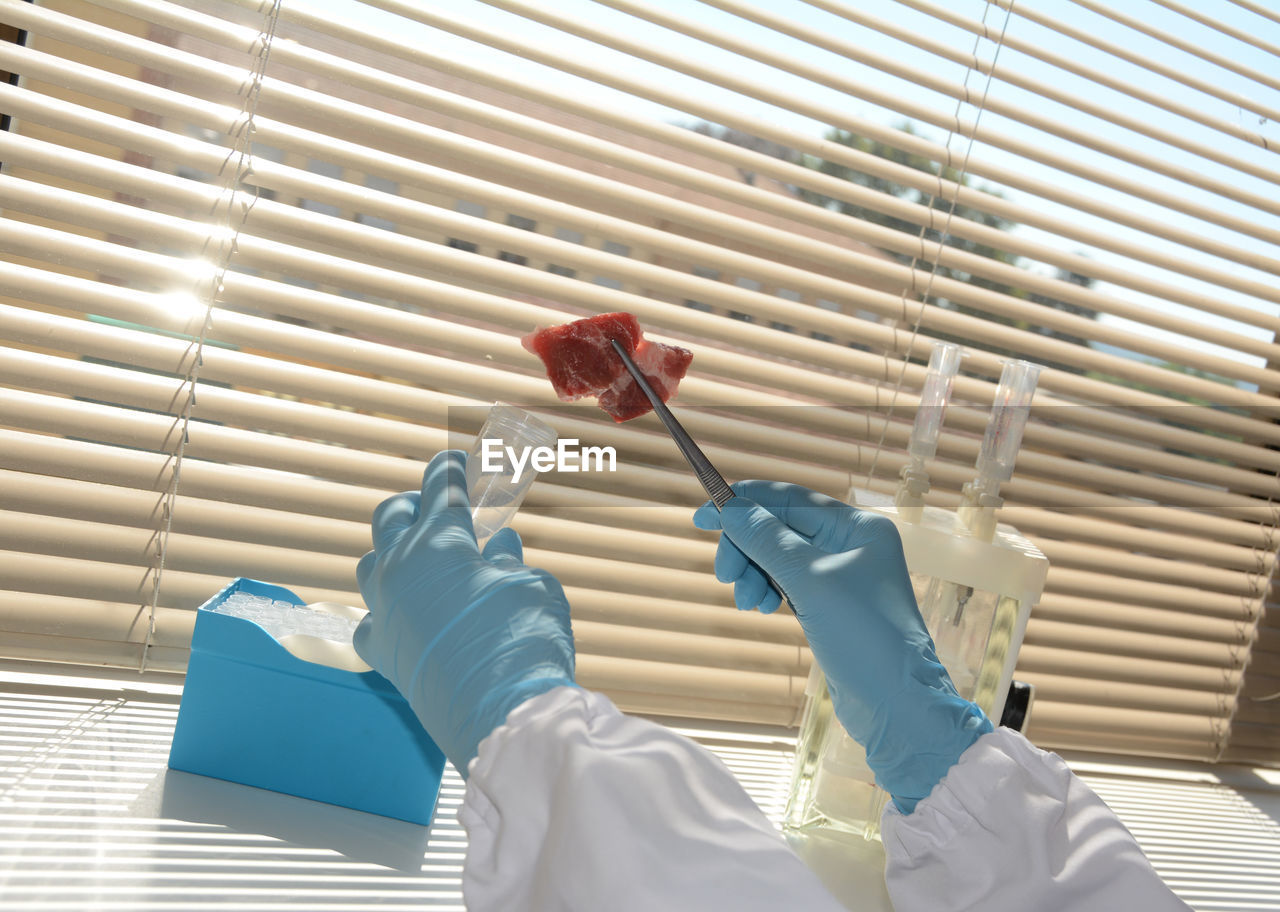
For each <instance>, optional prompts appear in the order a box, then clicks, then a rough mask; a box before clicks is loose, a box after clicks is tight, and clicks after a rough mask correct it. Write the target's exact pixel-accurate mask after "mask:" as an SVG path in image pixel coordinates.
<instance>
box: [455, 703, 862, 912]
mask: <svg viewBox="0 0 1280 912" xmlns="http://www.w3.org/2000/svg"><path fill="white" fill-rule="evenodd" d="M458 819H459V821H460V822H461V823H462V825H463V826H464V827H465V828H466V831H467V837H468V841H469V846H468V851H467V860H466V865H465V867H464V871H463V896H464V898H465V900H466V903H467V909H468V910H469V912H491V910H494V912H497V910H500V912H511V910H517V909H518V910H522V912H552V910H581V912H600V910H603V909H608V910H610V912H630V910H636V912H640V910H644V912H652V910H654V909H662V910H664V912H684V910H690V912H692V910H698V912H705V910H708V909H733V910H735V912H777V910H778V909H780V908H790V909H803V910H805V912H843V907H842V906H840V905H839V904H838V903H837V902H836V901H835V900H834V899H833V898H832V897H831V895H830V894H829V893H827V891H826V889H825V888H824V887H823V886H822V885H821V883H820V882H819V881H818V879H817V877H816V876H815V875H814V874H813V873H812V872H811V871H809V869H808V868H806V867H805V866H804V864H803V863H802V862H801V861H800V860H799V859H798V858H797V857H796V856H795V854H794V853H793V852H792V851H791V849H790V848H789V847H788V846H787V844H786V842H785V841H784V840H783V839H782V837H781V835H780V834H779V833H778V832H777V830H776V829H775V828H774V827H773V826H772V825H771V824H770V823H769V820H768V819H767V818H766V817H765V816H764V814H763V813H762V812H761V811H760V809H759V808H758V807H757V806H756V805H755V803H754V802H753V801H752V800H751V797H750V796H749V795H748V794H747V793H746V792H745V791H744V790H743V789H742V787H741V785H739V784H738V782H737V780H736V779H735V778H734V777H733V774H732V773H730V772H729V770H728V769H727V768H726V767H725V766H724V764H723V763H722V762H721V761H720V760H719V758H717V757H716V756H714V755H713V754H711V753H710V752H709V751H707V750H706V749H704V748H703V747H701V746H700V745H698V744H695V743H694V742H692V741H690V740H689V739H687V738H685V737H682V736H680V735H678V734H676V733H674V732H672V731H670V730H669V729H666V728H663V727H662V726H660V725H656V724H654V723H652V722H649V721H647V720H644V719H638V718H636V717H633V716H627V715H624V714H623V713H621V712H619V711H618V710H617V709H616V708H615V707H614V705H613V704H612V703H611V702H610V701H609V700H608V698H606V697H604V696H603V695H601V694H598V693H593V692H591V691H587V690H582V689H579V688H571V687H563V688H556V689H555V690H551V691H548V692H547V693H544V694H541V695H539V696H537V697H534V698H532V699H530V700H527V701H526V702H525V703H523V704H521V705H520V706H518V707H517V708H516V709H515V710H513V711H512V712H511V713H510V715H509V716H508V717H507V720H506V722H505V724H503V725H501V726H499V727H498V728H497V729H495V730H494V731H493V732H492V733H491V734H490V735H489V736H488V737H487V738H485V739H484V740H483V741H482V742H481V743H480V747H479V753H478V755H477V757H476V758H475V759H474V760H473V761H472V763H471V766H470V768H469V778H468V782H467V791H466V796H465V798H464V799H463V803H462V807H461V808H460V809H459V812H458Z"/></svg>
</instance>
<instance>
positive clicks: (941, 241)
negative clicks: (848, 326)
mask: <svg viewBox="0 0 1280 912" xmlns="http://www.w3.org/2000/svg"><path fill="white" fill-rule="evenodd" d="M1013 6H1014V3H1013V0H1010V2H1009V4H1008V5H1007V6H1005V7H1004V22H1003V23H1001V26H1000V34H999V36H998V37H997V38H996V42H995V44H996V47H995V53H994V54H992V56H991V67H990V69H989V70H988V71H987V81H986V83H985V84H984V85H983V87H982V97H981V98H980V99H979V100H978V111H977V114H976V115H975V116H974V120H973V131H972V132H971V133H970V135H969V142H968V144H967V145H966V146H965V150H964V157H963V158H962V159H961V161H960V168H959V171H958V173H957V175H956V177H955V179H954V181H953V183H955V184H956V185H957V186H959V185H960V184H961V183H962V182H963V181H964V178H965V175H966V174H967V172H968V168H969V156H970V154H971V153H972V152H973V144H974V141H975V137H976V136H977V132H978V131H977V128H978V124H979V123H980V122H981V120H982V113H983V111H984V110H985V109H986V105H987V95H988V93H989V92H990V91H991V83H992V81H993V80H994V79H995V72H996V63H997V62H998V61H999V59H1000V49H1001V48H1002V47H1004V35H1005V32H1006V31H1007V30H1008V28H1009V19H1010V18H1011V17H1012V15H1013ZM990 8H991V7H990V4H987V5H986V6H984V7H983V10H982V26H983V28H982V32H981V34H977V35H975V37H974V41H973V64H972V65H970V67H969V68H968V69H967V70H965V74H964V83H963V87H964V89H965V94H966V95H967V94H968V88H969V77H970V75H972V74H973V72H974V70H975V69H977V64H978V48H979V47H981V45H982V40H983V38H984V37H985V36H986V32H987V29H986V22H987V12H988V11H989V10H990ZM964 104H965V102H964V99H963V98H962V99H958V100H957V101H956V110H955V121H956V128H958V127H959V124H960V112H961V110H962V109H963V108H964ZM956 128H953V129H951V130H949V131H948V132H947V141H946V147H947V149H948V150H950V148H951V140H952V138H953V137H954V136H955V135H956ZM949 160H950V155H948V161H949ZM945 173H946V164H945V163H943V162H939V163H938V191H937V193H931V194H930V195H929V201H928V203H927V205H928V207H929V208H930V209H932V208H933V203H934V200H936V199H937V198H938V195H939V194H940V193H941V192H942V183H943V180H944V177H945ZM958 202H959V193H958V192H957V193H956V194H954V195H953V196H952V198H951V203H950V205H948V206H947V214H946V218H945V219H944V221H943V223H942V232H941V234H940V236H939V238H938V242H937V248H936V251H935V255H934V258H933V260H932V262H930V263H929V264H928V265H929V278H928V280H927V281H926V282H925V286H924V291H923V293H922V294H921V298H920V304H921V306H920V307H919V308H918V309H917V310H916V318H915V320H914V321H913V322H912V324H911V334H910V336H909V337H908V338H907V342H906V347H905V350H904V352H903V355H902V365H901V367H900V368H899V370H898V378H897V380H896V381H895V382H894V385H893V392H892V393H891V394H890V396H889V405H888V409H887V410H886V412H885V416H884V422H883V423H882V424H881V426H880V438H879V440H877V441H876V446H875V449H874V450H873V451H872V454H871V465H870V467H869V468H868V469H867V476H866V487H867V488H870V487H871V480H872V478H874V477H875V471H876V466H877V465H878V464H879V461H880V453H881V451H882V450H883V449H884V441H885V436H886V435H887V434H888V432H889V422H890V421H891V420H892V418H893V410H894V408H895V407H896V405H897V402H898V394H899V393H900V392H901V390H902V384H903V381H904V380H905V379H906V376H907V365H908V364H910V363H911V349H912V347H913V346H914V345H915V340H916V337H917V336H918V335H919V334H920V322H921V320H923V319H924V309H925V307H927V306H928V300H929V293H930V292H931V291H932V289H933V280H934V277H935V276H936V275H937V271H938V260H939V259H940V258H941V256H942V248H943V245H945V244H946V241H947V238H948V237H949V236H950V231H951V219H952V217H953V216H954V215H955V211H956V205H957V203H958ZM927 231H928V227H927V226H926V225H923V224H922V225H921V226H920V234H919V236H918V240H919V242H920V250H921V253H916V254H914V255H913V256H912V258H911V265H910V270H911V275H912V276H914V275H915V271H916V265H917V263H919V261H920V258H921V255H922V252H923V250H924V242H925V234H926V232H927ZM912 284H913V285H914V281H913V282H912ZM907 291H908V288H907V286H905V285H904V286H903V289H902V296H901V298H900V301H901V304H902V320H903V322H905V320H906V314H907ZM894 335H895V337H896V335H897V327H896V326H895V327H894ZM888 364H889V359H888V356H887V355H886V356H885V365H886V367H888ZM849 488H850V490H852V488H853V472H852V470H851V471H850V472H849Z"/></svg>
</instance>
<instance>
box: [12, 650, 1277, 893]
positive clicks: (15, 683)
mask: <svg viewBox="0 0 1280 912" xmlns="http://www.w3.org/2000/svg"><path fill="white" fill-rule="evenodd" d="M42 668H45V669H47V668H48V666H42ZM179 700H180V687H179V686H177V685H175V684H163V683H154V682H152V681H144V680H142V679H138V678H131V677H129V676H128V674H127V673H125V674H124V675H122V676H120V677H114V676H106V677H98V678H91V679H83V678H71V677H68V676H67V674H66V672H62V673H54V674H49V673H47V672H41V673H25V672H18V673H15V672H14V671H13V669H12V667H10V668H8V669H5V668H0V909H2V910H4V912H26V910H41V912H52V910H67V912H87V910H129V912H135V910H136V912H143V910H175V912H176V910H182V912H204V910H215V909H216V910H242V912H247V910H294V909H296V910H308V912H333V910H362V909H388V908H414V909H455V910H461V909H463V906H462V900H461V894H460V891H459V886H460V872H461V866H462V861H463V856H464V853H465V848H466V837H465V834H464V832H463V830H462V828H461V827H460V826H459V825H458V822H457V817H456V812H457V808H458V805H459V804H460V803H461V800H462V789H463V785H462V781H461V780H460V779H459V778H458V776H457V774H456V773H455V772H454V771H453V770H452V769H451V768H448V767H446V772H445V779H444V782H443V785H442V788H441V793H440V799H439V802H438V805H437V811H436V815H435V819H434V821H433V823H432V825H431V826H430V827H420V826H416V825H414V824H409V823H405V822H402V821H397V820H391V819H389V818H384V817H378V816H375V815H372V814H365V813H361V812H358V811H351V810H347V809H344V808H338V807H333V806H331V805H326V804H320V803H317V802H311V801H306V800H303V799H300V798H293V797H290V796H287V795H281V794H278V793H275V792H269V791H264V790H261V789H254V788H249V787H246V786H241V785H236V784H233V783H229V782H222V781H220V780H217V779H209V778H206V777H203V776H197V775H192V774H189V773H182V772H178V771H174V770H169V769H167V767H166V761H167V758H168V752H169V743H170V739H171V737H172V733H173V726H174V723H175V720H176V718H177V712H178V705H179ZM682 730H684V731H686V733H687V734H690V735H691V736H692V737H694V738H696V739H697V740H699V741H701V742H702V743H704V744H706V745H707V747H708V748H709V749H711V750H712V751H714V752H715V753H716V754H718V755H719V756H720V757H721V758H722V759H723V760H724V761H725V763H726V764H727V765H728V766H729V768H730V769H731V770H732V771H733V772H734V774H735V775H736V776H737V777H738V778H739V780H740V781H741V782H742V784H743V786H744V787H745V788H746V789H747V791H748V792H749V793H750V794H751V795H752V797H753V798H754V799H755V800H756V801H757V803H758V804H759V805H760V806H761V808H762V809H763V810H764V811H765V813H766V814H767V815H768V816H769V817H770V818H771V819H772V820H774V821H775V822H778V821H779V820H780V819H781V815H782V811H783V807H784V804H785V800H786V789H787V786H788V779H789V771H790V765H791V750H792V747H793V745H792V743H791V741H790V739H789V738H788V737H787V736H786V734H785V733H762V732H760V731H754V732H744V731H735V730H732V729H728V728H725V727H723V726H718V727H717V726H709V725H708V726H701V725H696V726H695V725H693V724H691V727H689V728H686V729H682ZM1073 765H1074V766H1075V767H1076V769H1077V771H1078V772H1080V773H1081V774H1082V775H1083V776H1084V777H1085V778H1086V780H1087V781H1088V782H1089V783H1090V784H1091V785H1093V786H1094V788H1095V789H1097V790H1098V791H1099V792H1100V793H1101V794H1102V795H1103V797H1104V798H1106V799H1107V801H1108V802H1109V803H1111V805H1112V807H1113V808H1115V809H1116V811H1117V813H1119V814H1120V816H1121V818H1122V819H1123V820H1124V821H1125V822H1126V824H1128V825H1129V827H1130V829H1131V830H1133V831H1134V833H1135V835H1136V836H1137V837H1138V839H1139V841H1140V842H1141V843H1142V844H1143V847H1144V848H1145V849H1146V851H1147V853H1148V855H1149V856H1150V857H1151V858H1152V861H1153V863H1155V865H1156V867H1157V870H1159V871H1160V872H1161V874H1162V876H1164V877H1165V880H1166V881H1167V882H1168V883H1169V884H1170V885H1171V886H1172V887H1173V888H1174V889H1175V890H1177V891H1178V892H1179V893H1180V894H1181V895H1182V896H1183V897H1184V898H1185V899H1187V900H1188V902H1190V903H1191V904H1192V905H1193V907H1194V908H1196V909H1198V910H1201V912H1211V910H1224V912H1225V910H1251V909H1258V910H1261V909H1271V910H1274V909H1280V773H1277V772H1276V771H1249V772H1247V773H1240V772H1238V771H1237V772H1236V773H1235V774H1234V776H1235V779H1234V781H1227V782H1224V781H1223V777H1222V776H1221V775H1219V774H1218V773H1216V772H1211V771H1208V769H1209V768H1206V767H1197V766H1191V765H1187V766H1183V767H1177V766H1173V767H1168V768H1161V769H1152V768H1149V767H1145V766H1141V765H1137V766H1129V767H1125V766H1122V765H1121V766H1117V765H1115V764H1107V763H1101V762H1091V761H1088V760H1086V761H1082V762H1080V763H1073ZM792 844H793V845H794V846H795V848H796V849H797V851H798V852H799V853H800V854H801V856H802V857H804V858H805V860H806V861H807V862H808V863H809V864H810V866H811V867H812V868H813V869H814V870H816V871H817V872H818V874H819V876H821V877H822V878H823V880H824V881H825V882H826V883H827V885H828V886H829V887H830V888H831V889H832V891H833V892H834V893H835V894H836V895H837V896H839V897H840V898H841V899H842V900H843V901H844V902H845V904H846V905H848V906H849V908H851V909H857V910H865V912H884V910H891V906H890V904H889V901H888V898H887V896H886V894H885V892H884V885H883V878H882V871H883V854H882V850H881V848H880V845H879V843H876V842H868V843H865V844H862V845H856V844H855V845H850V844H848V843H832V842H830V841H828V840H824V839H821V838H813V837H801V838H794V837H793V839H792Z"/></svg>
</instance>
